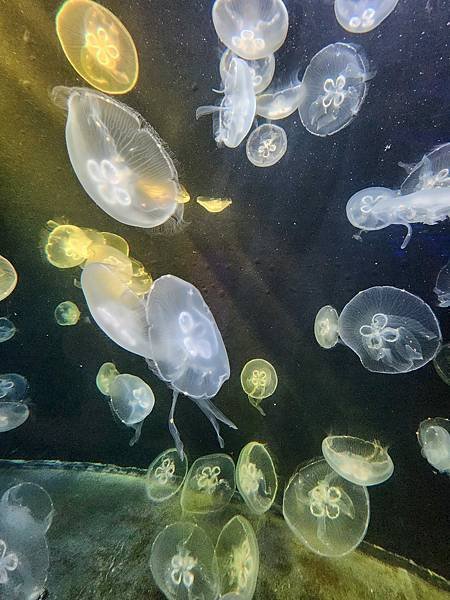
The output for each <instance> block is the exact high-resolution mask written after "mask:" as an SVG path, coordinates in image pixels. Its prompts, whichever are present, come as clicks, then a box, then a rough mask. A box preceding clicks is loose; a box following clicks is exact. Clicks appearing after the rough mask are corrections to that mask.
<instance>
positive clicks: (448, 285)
mask: <svg viewBox="0 0 450 600" xmlns="http://www.w3.org/2000/svg"><path fill="white" fill-rule="evenodd" d="M433 291H434V293H435V294H436V296H437V297H438V302H439V304H438V305H439V306H440V307H441V308H447V307H448V306H450V262H448V263H447V264H446V265H444V266H443V267H442V269H441V270H440V271H439V273H438V276H437V279H436V285H435V286H434V290H433Z"/></svg>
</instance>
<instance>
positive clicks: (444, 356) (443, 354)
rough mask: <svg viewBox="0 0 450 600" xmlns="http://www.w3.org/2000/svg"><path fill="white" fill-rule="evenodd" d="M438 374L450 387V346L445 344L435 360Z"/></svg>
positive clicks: (434, 363)
mask: <svg viewBox="0 0 450 600" xmlns="http://www.w3.org/2000/svg"><path fill="white" fill-rule="evenodd" d="M433 365H434V368H435V369H436V373H437V374H438V375H439V377H440V378H441V379H442V381H443V382H444V383H446V384H447V385H450V344H443V345H442V346H441V347H440V349H439V352H438V353H437V354H436V356H435V357H434V359H433Z"/></svg>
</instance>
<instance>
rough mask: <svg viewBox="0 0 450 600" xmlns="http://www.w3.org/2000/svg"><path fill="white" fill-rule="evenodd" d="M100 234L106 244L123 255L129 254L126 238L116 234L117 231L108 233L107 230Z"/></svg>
mask: <svg viewBox="0 0 450 600" xmlns="http://www.w3.org/2000/svg"><path fill="white" fill-rule="evenodd" d="M101 235H102V238H103V239H104V241H105V244H106V246H109V247H110V248H114V249H115V250H118V251H119V252H121V253H122V254H125V256H129V254H130V246H129V245H128V242H127V240H125V239H124V238H123V237H122V236H120V235H117V233H110V232H109V231H102V233H101Z"/></svg>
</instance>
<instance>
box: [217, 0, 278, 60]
mask: <svg viewBox="0 0 450 600" xmlns="http://www.w3.org/2000/svg"><path fill="white" fill-rule="evenodd" d="M212 18H213V23H214V27H215V28H216V31H217V35H218V36H219V38H220V39H221V41H222V42H223V43H224V44H225V46H227V48H230V49H231V50H232V51H233V52H234V53H235V54H237V55H238V56H240V57H241V58H245V59H247V60H257V59H259V58H264V57H265V56H269V55H270V54H273V53H274V52H275V51H276V50H278V48H280V47H281V46H282V45H283V43H284V40H285V39H286V35H287V31H288V25H289V16H288V12H287V10H286V7H285V5H284V4H283V2H282V0H252V2H249V1H248V0H216V1H215V2H214V6H213V10H212Z"/></svg>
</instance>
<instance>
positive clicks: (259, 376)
mask: <svg viewBox="0 0 450 600" xmlns="http://www.w3.org/2000/svg"><path fill="white" fill-rule="evenodd" d="M241 385H242V389H243V390H244V392H245V393H246V394H247V396H248V400H249V402H250V404H251V405H252V406H254V407H255V408H257V409H258V410H259V412H260V413H261V414H262V415H263V416H266V413H265V412H264V411H263V409H262V408H261V406H260V403H261V401H262V400H264V399H265V398H268V397H269V396H271V395H272V394H273V393H274V392H275V390H276V389H277V385H278V376H277V373H276V371H275V369H274V368H273V366H272V365H271V364H270V363H269V362H267V360H264V359H263V358H253V359H252V360H250V361H248V363H246V364H245V365H244V368H243V369H242V371H241Z"/></svg>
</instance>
